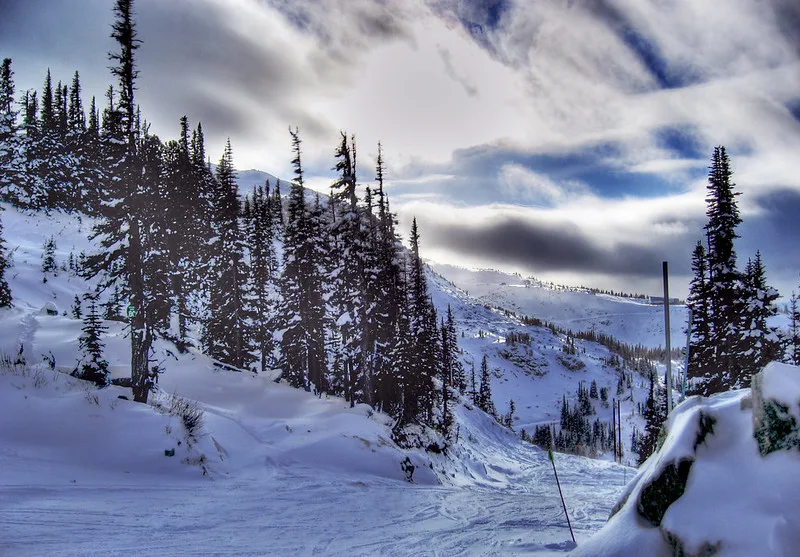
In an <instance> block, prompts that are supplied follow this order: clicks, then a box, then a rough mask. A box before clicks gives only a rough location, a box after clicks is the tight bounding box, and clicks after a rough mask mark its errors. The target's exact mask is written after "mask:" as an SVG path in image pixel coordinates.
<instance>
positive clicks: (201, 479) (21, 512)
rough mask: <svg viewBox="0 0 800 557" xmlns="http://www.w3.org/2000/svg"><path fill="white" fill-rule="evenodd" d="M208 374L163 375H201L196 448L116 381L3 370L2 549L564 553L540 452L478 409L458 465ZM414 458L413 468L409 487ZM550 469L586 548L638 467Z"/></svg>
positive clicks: (352, 418)
mask: <svg viewBox="0 0 800 557" xmlns="http://www.w3.org/2000/svg"><path fill="white" fill-rule="evenodd" d="M206 363H207V362H206ZM200 366H201V364H196V365H195V366H192V365H185V366H182V367H183V368H184V370H185V373H186V375H182V374H181V373H180V372H179V371H177V369H173V370H171V371H172V376H173V377H174V380H175V382H176V384H170V386H169V387H170V388H174V389H176V390H178V391H179V392H180V389H179V388H178V386H177V383H178V382H180V383H183V384H187V383H188V382H189V381H190V380H191V387H190V388H188V389H186V391H190V392H193V393H194V395H195V396H197V398H200V399H202V401H203V402H202V405H203V407H204V408H205V419H204V422H205V423H204V426H203V429H202V432H201V434H200V435H199V436H198V440H197V441H195V442H194V443H193V444H192V447H191V448H187V442H186V434H185V431H184V430H183V429H182V427H183V426H182V425H181V422H180V420H179V419H178V418H176V417H173V416H168V415H162V414H160V413H158V412H156V411H155V410H154V409H152V408H151V407H146V406H143V405H140V404H137V403H133V402H131V401H126V400H121V399H119V398H117V397H118V396H119V395H120V394H122V393H124V392H125V391H124V390H123V389H121V388H118V387H108V388H106V389H103V390H102V391H95V390H91V389H89V388H88V387H87V386H86V385H85V384H83V383H82V382H80V381H78V380H76V379H73V378H71V377H68V376H66V375H64V374H62V373H59V372H54V371H51V370H50V369H49V367H45V366H39V367H38V368H37V369H35V370H33V371H31V372H27V373H24V374H23V373H22V372H20V373H13V372H8V371H7V370H6V371H5V372H4V373H3V374H2V375H0V405H2V407H3V408H4V412H3V413H2V417H0V470H2V471H3V473H2V476H0V555H9V556H12V555H14V556H25V555H48V556H54V555H126V554H130V553H132V552H135V553H137V554H140V555H186V554H195V555H219V554H236V555H513V554H519V553H524V554H531V555H557V554H563V552H564V551H566V550H567V549H568V548H569V547H570V545H569V544H567V543H565V542H566V541H567V540H569V539H570V538H569V532H568V530H567V529H566V525H565V521H564V518H563V511H562V509H561V504H560V500H559V498H558V494H557V491H556V489H555V484H554V481H553V475H552V468H551V467H550V463H549V461H548V460H547V457H546V455H545V454H544V453H543V452H542V451H540V450H538V449H536V448H535V447H532V446H530V445H523V444H520V443H519V442H517V441H516V439H514V438H513V437H511V436H509V435H508V434H507V432H506V431H505V430H503V429H502V428H500V427H498V426H497V425H496V424H495V423H494V422H493V421H492V420H490V419H489V418H487V417H486V415H485V414H483V413H481V412H479V411H476V410H470V409H468V408H465V407H463V406H462V407H460V408H459V411H458V418H457V421H458V424H459V430H460V434H459V437H460V441H459V444H458V446H457V447H455V448H454V449H453V450H454V452H457V453H459V457H460V458H459V460H458V461H453V460H450V459H449V458H447V457H444V456H441V455H438V456H437V455H428V454H425V453H422V452H420V451H400V450H399V449H397V448H396V447H395V446H394V445H392V444H391V443H390V442H389V441H388V434H389V427H388V425H386V420H385V417H384V416H382V415H380V414H372V416H368V414H369V412H368V411H367V409H366V408H365V407H356V408H354V409H350V408H349V407H348V405H347V404H346V403H345V402H344V401H342V400H341V399H335V398H331V399H327V400H326V399H317V398H316V397H314V396H313V395H311V394H309V393H305V392H301V391H297V390H294V389H291V388H289V387H286V386H284V385H279V384H275V383H274V382H272V381H268V380H265V379H264V378H262V377H254V376H252V375H250V374H242V373H231V372H219V371H211V370H210V369H206V370H203V369H202V368H201V367H200ZM190 374H191V375H190ZM166 378H167V375H165V376H164V383H165V384H166V383H167V381H166ZM247 393H250V396H247ZM161 396H164V395H163V394H162V395H161ZM93 397H96V399H94V398H93ZM178 441H181V444H180V445H179V444H178ZM169 449H173V450H175V456H173V457H167V456H165V455H164V451H165V450H169ZM201 455H204V456H205V458H201ZM405 457H409V458H410V459H411V461H412V462H414V463H415V465H416V466H417V469H416V470H415V472H414V475H413V479H414V483H408V482H406V480H405V474H404V473H403V471H402V469H401V465H400V463H401V462H402V460H403V459H404V458H405ZM556 459H557V462H558V465H559V474H560V477H561V482H562V485H563V487H564V494H565V498H566V500H567V502H568V505H569V509H570V513H571V518H572V521H573V525H574V527H575V528H576V536H577V538H578V541H579V542H580V541H581V540H585V539H588V537H589V536H590V535H591V534H592V533H593V532H595V531H596V530H598V529H599V528H600V527H601V526H602V525H603V524H604V523H605V520H606V519H607V517H608V509H609V507H610V505H611V504H612V503H613V501H614V500H615V499H616V498H617V497H618V496H619V494H620V492H621V491H622V489H623V486H624V483H625V480H626V478H628V479H629V478H630V477H631V472H630V470H628V469H625V468H623V467H620V466H616V465H613V464H609V463H604V462H600V461H593V460H589V459H584V458H579V457H571V456H564V455H557V456H556ZM199 462H203V463H204V464H203V467H204V468H205V469H206V475H203V472H202V469H201V466H200V465H199V464H198V463H199ZM428 466H432V467H433V470H432V469H431V468H429V467H428ZM434 470H435V471H434ZM440 482H441V483H440Z"/></svg>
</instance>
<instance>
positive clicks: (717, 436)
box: [576, 363, 800, 557]
mask: <svg viewBox="0 0 800 557" xmlns="http://www.w3.org/2000/svg"><path fill="white" fill-rule="evenodd" d="M798 418H800V368H797V367H794V366H788V365H785V364H778V363H771V364H769V366H767V367H766V368H765V369H764V371H763V372H762V373H761V374H760V375H759V376H756V378H755V379H754V387H753V389H752V391H751V389H742V390H739V391H732V392H727V393H721V394H718V395H714V396H712V397H710V398H702V397H691V398H690V399H687V400H686V401H685V402H684V403H683V404H681V405H680V406H679V407H677V408H676V409H675V411H674V412H673V413H672V414H671V415H670V417H669V420H668V421H667V423H666V430H665V431H666V435H665V438H664V439H663V445H662V446H661V448H660V449H659V450H658V451H657V452H656V453H654V454H653V455H652V456H651V457H650V458H649V459H648V460H647V462H646V463H645V464H644V465H643V466H642V467H641V468H640V469H639V472H638V474H637V476H636V479H635V480H634V481H632V482H631V483H630V485H629V487H628V488H627V489H626V492H625V494H624V495H623V497H622V498H621V500H620V502H619V504H618V505H617V506H618V510H617V512H616V513H615V514H614V515H613V517H612V518H611V519H610V520H609V522H608V524H607V525H606V526H605V527H604V528H603V529H602V530H601V532H600V533H599V534H598V535H597V536H595V537H594V538H592V540H591V541H589V542H588V543H587V544H585V545H583V546H582V547H579V548H578V550H577V551H576V554H577V555H581V556H584V557H589V556H591V557H600V556H602V557H638V556H639V555H650V556H653V557H661V556H664V557H667V556H669V555H718V556H720V557H750V556H754V555H758V556H763V557H773V556H774V557H794V556H796V555H800V498H798V494H800V475H798V474H797V470H798V467H799V466H800V452H799V451H798V448H800V429H799V427H800V426H798Z"/></svg>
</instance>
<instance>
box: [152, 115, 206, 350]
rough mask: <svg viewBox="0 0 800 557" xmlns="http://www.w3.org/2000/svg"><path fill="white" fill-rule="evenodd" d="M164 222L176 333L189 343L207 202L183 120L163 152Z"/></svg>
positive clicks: (180, 338) (187, 122)
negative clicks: (193, 282)
mask: <svg viewBox="0 0 800 557" xmlns="http://www.w3.org/2000/svg"><path fill="white" fill-rule="evenodd" d="M162 171H163V174H164V175H163V178H162V180H163V183H164V193H163V206H162V210H163V213H162V214H163V219H164V225H165V242H166V249H167V253H168V257H169V268H170V277H169V279H170V290H171V296H172V301H171V305H172V311H173V312H174V313H175V314H176V317H177V322H178V330H177V331H175V333H176V334H177V338H178V340H179V341H180V342H184V341H185V340H186V334H187V327H188V317H189V304H188V298H189V292H190V291H191V282H190V277H191V276H192V271H195V270H196V267H197V266H198V264H199V263H200V258H199V255H200V253H199V252H200V250H199V244H200V243H201V240H200V238H198V232H197V231H198V229H200V228H202V223H203V222H204V221H202V220H200V218H199V217H200V216H201V215H200V209H201V208H202V205H203V202H204V200H202V199H200V196H199V193H200V191H199V189H198V188H197V187H195V183H194V180H193V178H194V176H193V167H192V161H191V155H190V152H189V120H188V118H187V117H186V116H182V117H181V119H180V137H179V139H178V140H177V141H168V142H167V143H166V144H165V145H164V149H163V170H162Z"/></svg>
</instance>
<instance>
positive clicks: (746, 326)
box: [733, 252, 781, 388]
mask: <svg viewBox="0 0 800 557" xmlns="http://www.w3.org/2000/svg"><path fill="white" fill-rule="evenodd" d="M742 290H743V303H744V306H745V307H744V308H743V309H742V310H741V312H740V313H741V316H742V323H741V325H740V330H741V331H742V336H741V339H740V341H739V345H738V346H737V354H738V355H739V356H738V358H737V361H738V364H739V366H738V368H737V369H738V370H739V375H738V376H736V377H734V383H733V387H734V388H746V387H749V386H750V381H751V380H752V376H753V375H754V374H756V373H758V372H759V371H761V369H763V368H764V366H766V365H767V364H768V363H769V362H771V361H773V360H779V359H780V355H781V340H780V336H779V333H778V329H777V328H776V327H771V326H770V325H769V324H768V320H769V318H770V317H772V316H773V315H776V314H777V312H778V310H777V308H776V307H775V301H776V300H777V299H778V292H777V291H776V290H775V289H774V288H772V287H770V286H768V285H767V278H766V271H765V269H764V263H763V261H762V260H761V252H756V256H755V259H753V260H752V261H748V265H747V268H746V271H745V273H744V277H743V289H742Z"/></svg>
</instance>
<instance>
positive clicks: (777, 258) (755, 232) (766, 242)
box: [736, 189, 800, 295]
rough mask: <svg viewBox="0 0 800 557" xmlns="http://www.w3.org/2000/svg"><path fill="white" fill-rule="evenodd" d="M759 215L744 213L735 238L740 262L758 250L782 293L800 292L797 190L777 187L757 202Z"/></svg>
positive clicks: (798, 196) (770, 277)
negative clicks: (776, 189) (760, 211)
mask: <svg viewBox="0 0 800 557" xmlns="http://www.w3.org/2000/svg"><path fill="white" fill-rule="evenodd" d="M756 204H757V205H758V207H759V208H760V209H761V210H762V213H761V214H759V215H753V216H745V217H744V219H743V222H742V225H741V227H740V235H741V238H740V239H739V240H738V241H737V244H736V246H737V252H738V255H739V260H740V261H739V262H740V265H744V263H745V262H746V261H747V258H748V257H752V256H753V255H754V254H755V252H756V250H760V251H761V254H762V256H763V257H764V261H765V262H766V263H767V277H768V278H769V279H770V281H771V282H772V284H773V285H774V286H776V287H777V288H778V289H779V291H780V292H781V294H782V295H788V294H789V293H790V292H791V291H792V290H797V291H799V292H800V249H798V238H800V219H798V218H797V217H798V215H800V192H798V191H796V190H789V189H785V190H780V191H776V192H773V193H769V194H767V195H762V196H760V197H759V198H758V200H757V201H756Z"/></svg>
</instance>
